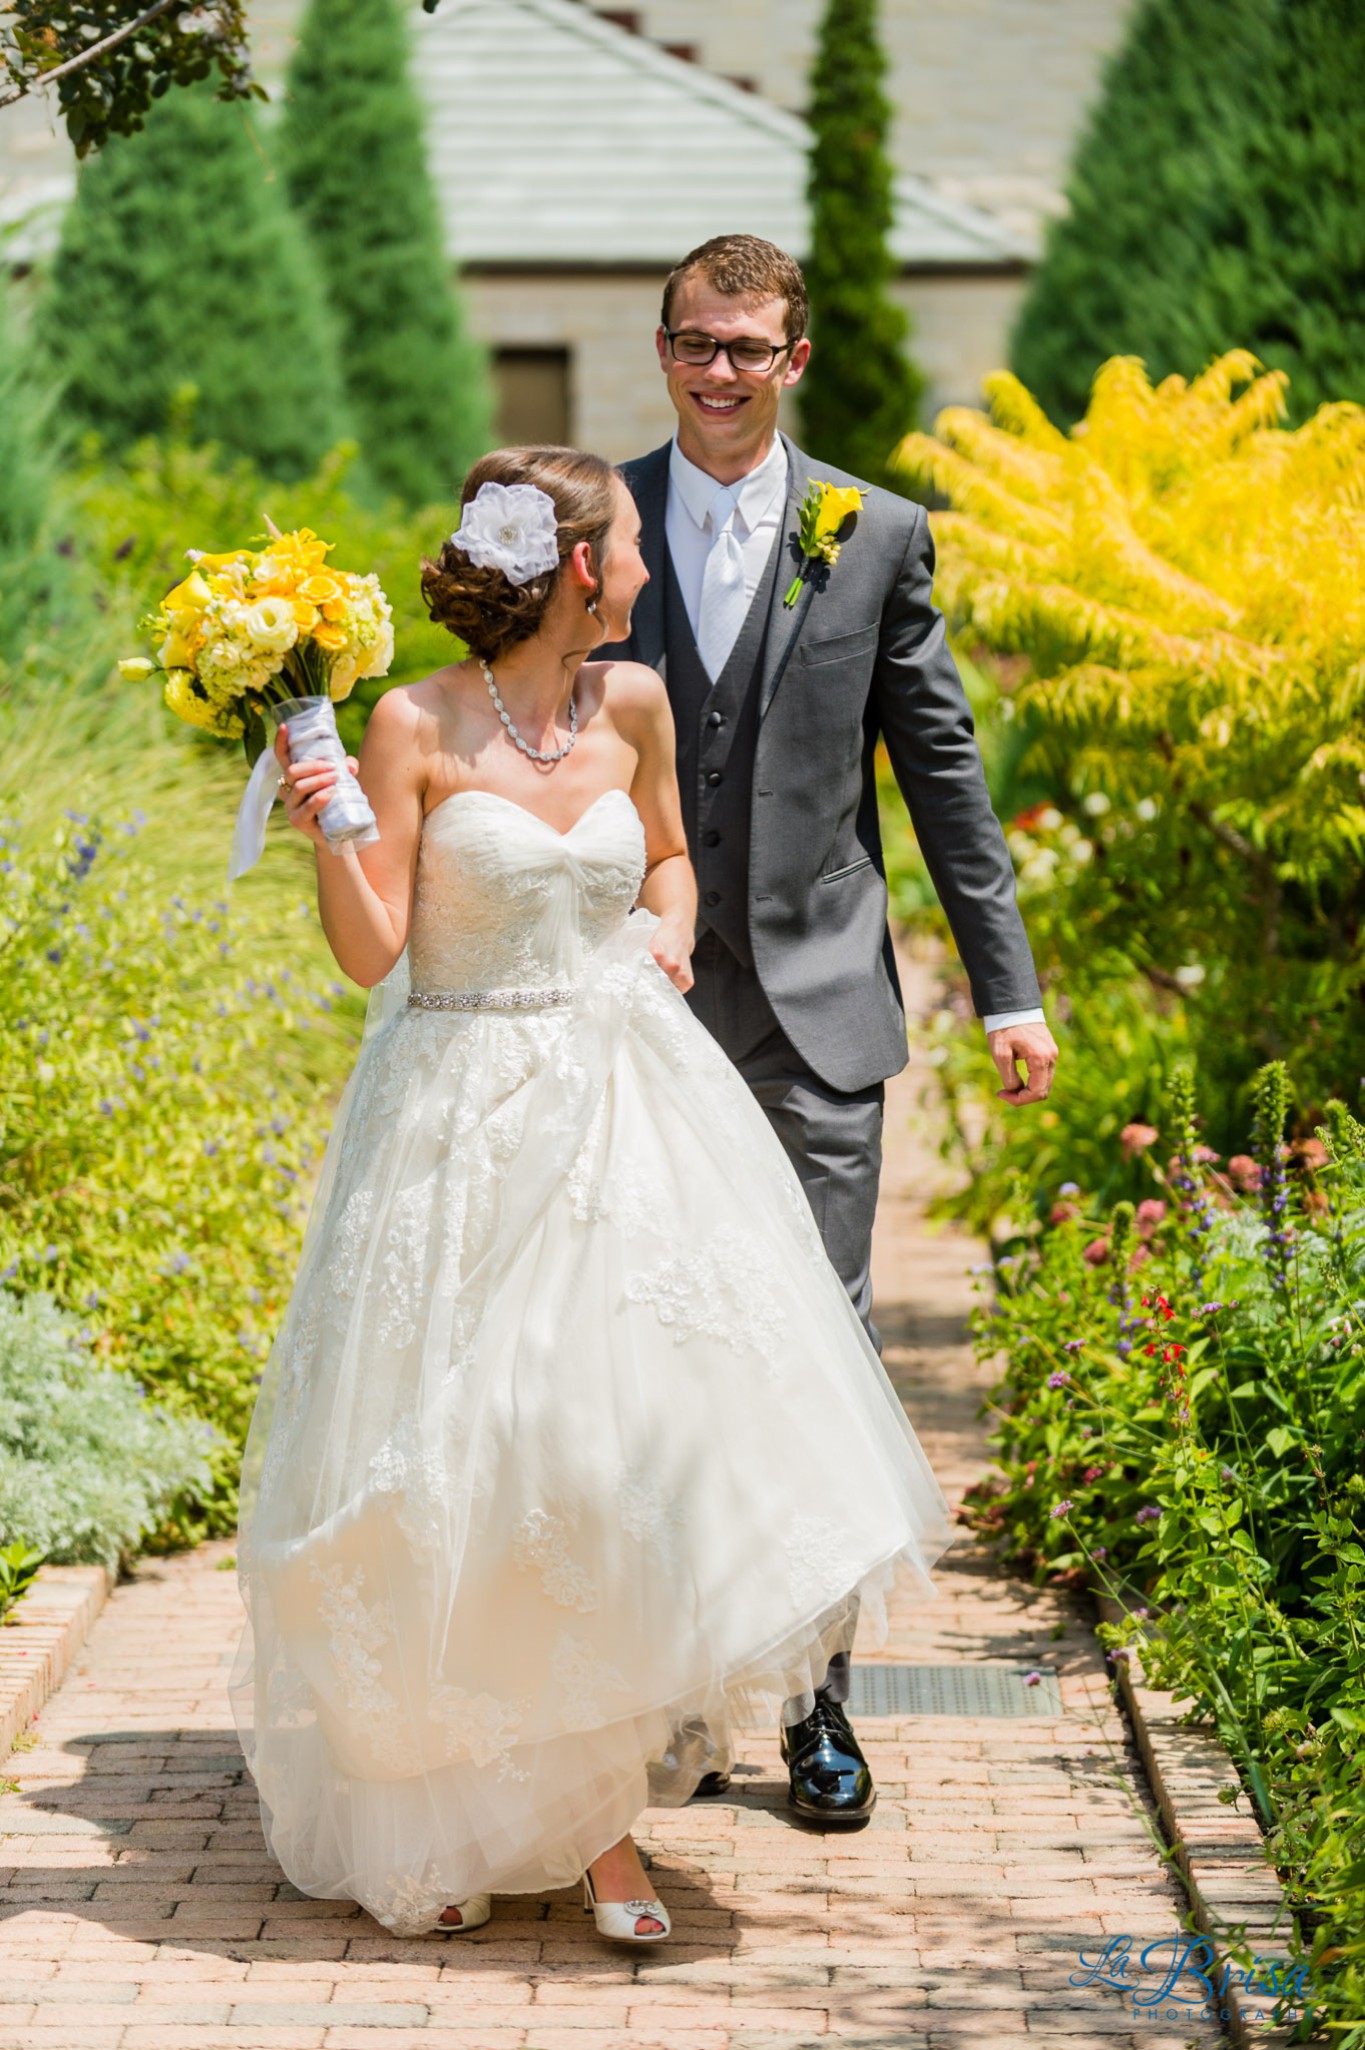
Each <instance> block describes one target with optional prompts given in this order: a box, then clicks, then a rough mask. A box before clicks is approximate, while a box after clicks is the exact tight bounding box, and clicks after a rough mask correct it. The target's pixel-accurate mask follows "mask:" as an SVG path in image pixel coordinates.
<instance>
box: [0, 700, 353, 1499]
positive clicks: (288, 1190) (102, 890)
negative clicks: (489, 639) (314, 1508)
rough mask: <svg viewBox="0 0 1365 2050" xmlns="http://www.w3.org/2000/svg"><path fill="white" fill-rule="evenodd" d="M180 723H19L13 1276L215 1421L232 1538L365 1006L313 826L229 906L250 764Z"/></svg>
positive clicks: (3, 1092)
mask: <svg viewBox="0 0 1365 2050" xmlns="http://www.w3.org/2000/svg"><path fill="white" fill-rule="evenodd" d="M170 723H171V722H170V720H169V715H168V714H166V713H164V712H163V711H162V710H161V708H160V707H159V706H158V705H157V703H156V701H155V697H154V694H153V693H151V692H150V691H149V692H147V693H145V695H139V694H137V693H133V694H131V695H130V692H129V687H128V686H123V687H121V691H120V692H116V693H113V694H106V695H104V696H99V695H97V694H95V693H92V692H90V691H88V690H82V689H80V688H79V687H78V686H77V685H68V687H67V688H66V689H65V690H62V689H61V688H60V687H58V686H55V685H53V684H52V683H51V681H50V680H49V681H48V684H47V694H46V695H45V696H42V697H40V696H38V695H36V692H35V689H34V686H33V684H32V682H29V683H27V684H26V685H25V686H24V690H23V694H22V697H21V698H20V699H19V701H18V702H17V704H16V703H15V702H14V701H11V707H10V709H9V711H7V712H6V713H5V715H4V716H3V718H0V819H2V820H3V824H2V825H0V832H2V833H3V838H4V842H5V844H4V845H3V847H0V1105H2V1106H3V1108H2V1109H0V1278H3V1279H4V1280H5V1281H6V1282H8V1283H9V1284H10V1285H11V1286H12V1287H14V1288H15V1289H16V1290H19V1291H21V1292H23V1293H25V1294H28V1293H33V1292H36V1291H40V1290H41V1291H46V1292H49V1293H51V1294H52V1295H53V1296H55V1297H56V1298H57V1299H58V1301H59V1302H61V1303H62V1304H63V1305H64V1306H65V1307H67V1308H69V1309H71V1310H72V1311H74V1312H79V1313H80V1314H81V1315H82V1316H83V1317H84V1318H85V1320H86V1322H87V1323H88V1324H89V1325H90V1326H91V1328H92V1330H93V1332H94V1334H95V1336H94V1349H95V1351H96V1353H97V1354H98V1356H99V1357H100V1359H101V1360H104V1361H106V1362H108V1363H109V1364H111V1365H116V1366H122V1367H125V1368H126V1369H127V1370H128V1371H129V1372H130V1373H132V1374H134V1375H135V1376H136V1378H137V1379H138V1380H139V1381H140V1382H142V1383H143V1384H144V1385H145V1386H146V1387H147V1389H148V1390H149V1391H150V1392H151V1393H152V1394H153V1395H154V1396H155V1397H156V1398H157V1399H159V1400H161V1401H164V1402H165V1403H166V1404H167V1405H168V1406H170V1407H172V1408H175V1409H183V1410H185V1411H187V1412H191V1413H193V1414H195V1415H197V1416H200V1417H203V1418H205V1419H207V1420H208V1421H209V1422H211V1423H212V1424H213V1425H214V1427H215V1428H216V1430H217V1431H218V1433H219V1434H220V1435H219V1439H218V1443H217V1446H216V1448H215V1451H214V1454H213V1465H214V1476H215V1479H214V1496H213V1501H212V1504H211V1506H210V1514H209V1527H210V1528H213V1529H225V1528H230V1527H231V1521H232V1515H233V1503H234V1499H235V1497H234V1488H235V1481H236V1462H237V1458H238V1454H239V1450H240V1445H241V1442H242V1438H243V1434H244V1432H245V1428H246V1424H247V1422H248V1420H249V1417H250V1413H251V1408H252V1404H253V1402H254V1398H255V1386H256V1378H257V1376H258V1374H259V1372H260V1369H261V1366H262V1363H263V1360H264V1356H265V1354H266V1351H267V1350H268V1345H269V1340H270V1336H271V1334H272V1333H273V1330H274V1327H275V1324H276V1322H277V1321H278V1317H279V1315H280V1313H281V1311H282V1309H283V1306H284V1301H285V1299H286V1297H287V1293H288V1290H289V1288H290V1286H291V1285H292V1281H293V1274H294V1267H295V1262H296V1259H297V1252H298V1246H299V1240H300V1232H301V1226H302V1222H303V1217H304V1213H305V1208H306V1201H307V1196H308V1192H309V1188H310V1176H311V1172H312V1170H313V1169H314V1167H315V1165H316V1163H317V1161H318V1159H319V1156H320V1152H321V1148H322V1144H323V1141H324V1139H325V1135H326V1130H327V1125H328V1120H329V1115H330V1105H331V1102H332V1100H333V1098H334V1096H335V1093H336V1091H337V1089H338V1087H339V1086H340V1083H341V1082H342V1080H343V1079H344V1076H345V1074H346V1072H347V1070H348V1068H349V1066H350V1062H351V1059H352V1057H353V1053H354V1047H355V1040H356V1031H357V1022H358V1016H359V1013H360V1002H361V1000H360V998H359V996H358V994H356V993H349V992H348V991H347V990H346V989H345V987H344V986H343V985H342V984H341V983H340V982H337V981H335V980H332V979H331V978H332V977H333V976H334V974H335V971H334V969H332V967H331V958H330V954H329V952H328V950H327V947H326V943H325V940H324V939H323V937H322V935H321V932H320V929H319V926H318V922H317V918H316V914H315V912H314V911H313V909H312V906H311V904H309V903H308V902H306V901H305V900H304V896H303V891H304V887H305V876H306V874H307V868H306V867H305V866H304V864H303V863H302V862H301V861H300V859H299V855H300V853H303V854H305V855H307V850H306V849H304V847H303V843H302V842H301V841H300V842H299V847H298V849H297V850H296V849H295V848H294V846H293V845H292V842H293V841H294V840H295V839H296V838H297V836H296V835H293V834H290V833H289V832H288V831H287V829H285V828H283V827H281V826H279V825H278V824H277V825H276V826H275V828H274V829H273V831H272V835H271V840H270V843H269V845H268V847H267V853H266V857H265V859H264V860H263V861H262V862H261V863H260V865H259V867H258V868H257V869H256V870H254V871H253V872H252V873H251V874H250V875H249V876H247V877H245V878H243V879H242V881H240V882H239V883H236V884H234V885H233V886H232V892H231V896H230V898H229V896H228V895H227V893H226V890H225V888H224V886H223V885H222V884H221V883H220V882H219V880H218V879H219V878H220V877H221V876H222V875H223V874H224V872H225V869H226V863H227V852H228V846H229V843H230V839H231V826H232V814H233V809H234V807H235V803H236V801H237V798H238V797H239V795H240V791H241V787H242V782H243V778H244V773H245V772H244V768H243V765H242V763H241V760H240V756H237V757H235V758H234V757H232V756H229V757H228V758H227V760H220V759H217V758H215V757H214V756H213V755H211V754H208V753H207V752H206V751H204V750H201V749H199V748H198V747H197V746H196V745H195V744H194V742H193V739H192V737H191V736H190V735H189V734H188V732H187V731H186V730H185V729H180V730H179V731H177V732H170V733H168V732H167V731H166V728H167V727H168V726H169V725H170ZM277 818H278V815H277ZM307 864H308V867H311V855H307ZM25 1534H26V1535H28V1536H30V1537H34V1538H36V1537H37V1535H38V1533H37V1532H36V1531H35V1530H34V1528H33V1526H32V1525H27V1526H25Z"/></svg>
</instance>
